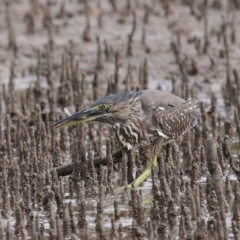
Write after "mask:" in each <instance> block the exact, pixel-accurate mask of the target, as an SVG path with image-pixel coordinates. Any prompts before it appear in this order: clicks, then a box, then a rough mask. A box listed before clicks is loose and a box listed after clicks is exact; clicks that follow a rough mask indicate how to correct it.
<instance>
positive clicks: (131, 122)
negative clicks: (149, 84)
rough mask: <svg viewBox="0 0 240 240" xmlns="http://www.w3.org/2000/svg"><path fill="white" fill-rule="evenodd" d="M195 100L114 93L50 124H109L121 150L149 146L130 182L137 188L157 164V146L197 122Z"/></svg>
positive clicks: (150, 93)
mask: <svg viewBox="0 0 240 240" xmlns="http://www.w3.org/2000/svg"><path fill="white" fill-rule="evenodd" d="M196 108H197V101H196V100H194V99H188V100H187V101H185V100H184V99H182V98H180V97H177V96H175V95H173V94H170V93H166V92H163V91H158V90H142V91H138V92H130V93H126V92H124V93H117V94H112V95H109V96H106V97H103V98H100V99H98V100H97V101H95V102H94V103H93V104H92V105H90V106H89V107H87V108H85V109H83V110H81V111H79V112H77V113H75V114H73V115H71V116H69V117H67V118H65V119H62V120H60V121H59V122H57V123H55V124H53V127H54V128H60V127H65V126H71V125H73V124H77V123H82V122H93V121H96V122H100V123H105V124H110V125H111V126H112V128H113V130H114V132H115V135H116V138H117V140H118V141H119V142H120V144H121V145H122V148H123V150H126V151H130V150H132V149H133V148H136V147H152V148H153V152H154V158H153V160H152V161H151V163H150V164H149V165H148V167H147V169H146V170H145V171H144V172H143V173H142V174H141V175H140V176H139V177H138V178H137V179H136V180H135V181H134V184H135V186H138V185H139V184H140V183H141V182H142V181H144V180H145V179H146V178H147V177H148V176H150V174H151V167H152V165H153V164H154V165H156V164H157V154H158V152H157V150H158V149H159V147H157V146H160V145H164V144H167V143H170V142H172V141H174V140H176V139H178V138H179V137H180V136H181V135H183V134H184V133H185V132H186V131H188V130H189V129H191V128H193V127H194V126H195V125H196V124H197V122H198V112H197V111H196Z"/></svg>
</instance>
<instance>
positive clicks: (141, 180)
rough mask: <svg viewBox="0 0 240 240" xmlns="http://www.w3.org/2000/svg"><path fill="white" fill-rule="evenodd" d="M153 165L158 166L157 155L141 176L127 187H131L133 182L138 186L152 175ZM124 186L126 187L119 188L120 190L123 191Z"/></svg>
mask: <svg viewBox="0 0 240 240" xmlns="http://www.w3.org/2000/svg"><path fill="white" fill-rule="evenodd" d="M152 166H157V155H155V156H154V158H153V160H152V161H151V162H150V163H149V164H148V166H147V168H146V169H145V170H144V172H143V173H142V174H140V176H138V178H137V179H136V180H135V181H134V182H132V183H131V184H129V185H128V186H127V188H128V189H130V188H131V187H132V184H134V186H135V187H138V186H139V185H140V184H141V183H142V182H143V181H144V180H145V179H147V178H148V177H149V176H150V175H151V171H152ZM124 188H125V187H121V188H119V191H120V192H122V191H123V190H124Z"/></svg>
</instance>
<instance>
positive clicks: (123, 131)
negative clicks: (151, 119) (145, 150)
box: [112, 122, 149, 150]
mask: <svg viewBox="0 0 240 240" xmlns="http://www.w3.org/2000/svg"><path fill="white" fill-rule="evenodd" d="M112 127H113V130H114V132H115V136H116V138H117V140H118V141H119V142H120V143H121V145H122V147H123V148H127V149H128V150H131V149H133V148H134V147H137V146H146V145H149V139H148V138H147V137H146V134H145V133H144V131H143V129H142V128H141V127H140V126H138V127H137V126H136V125H135V124H132V123H131V122H128V123H127V124H114V125H113V126H112Z"/></svg>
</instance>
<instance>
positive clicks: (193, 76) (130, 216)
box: [0, 0, 240, 239]
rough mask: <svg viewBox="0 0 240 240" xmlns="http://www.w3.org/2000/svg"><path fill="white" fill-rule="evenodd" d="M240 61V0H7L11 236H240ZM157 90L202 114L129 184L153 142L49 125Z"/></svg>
mask: <svg viewBox="0 0 240 240" xmlns="http://www.w3.org/2000/svg"><path fill="white" fill-rule="evenodd" d="M239 64H240V1H239V0H229V1H228V0H192V1H188V0H175V1H170V0H159V1H157V0H151V1H143V0H142V1H141V0H124V1H116V0H103V1H100V0H98V1H97V0H95V1H94V0H92V1H86V0H85V1H84V0H68V1H67V0H62V1H54V0H49V1H44V0H32V1H30V0H29V1H26V0H4V1H1V2H0V82H1V89H0V206H1V214H0V239H240V186H239V180H240V165H239V161H240V152H239V149H240V147H239V144H240V122H239V112H240V79H239ZM146 88H148V89H162V90H164V91H167V92H172V93H174V94H176V95H179V96H181V97H183V98H186V99H187V98H189V97H193V98H196V99H197V100H199V102H200V103H199V109H200V112H201V115H202V120H201V123H199V125H198V126H197V127H195V128H194V129H193V130H191V131H190V132H189V133H187V134H186V135H184V136H183V138H182V139H181V140H179V141H177V142H176V143H173V144H170V145H168V146H167V147H166V148H164V149H163V151H162V154H160V156H159V157H158V161H159V164H158V167H154V168H153V171H152V177H151V178H150V179H148V180H147V181H146V182H145V183H144V184H143V185H142V186H141V187H140V188H137V189H132V191H131V192H129V191H127V189H125V190H124V191H123V192H122V193H120V192H119V191H118V189H119V187H121V186H126V185H127V183H130V182H132V180H133V179H135V178H136V176H137V175H139V174H140V173H141V172H142V171H143V170H144V168H145V167H146V165H147V162H148V160H149V155H150V153H149V152H148V151H147V150H146V149H140V150H139V151H135V152H133V153H132V154H129V155H128V156H125V155H124V156H122V157H119V156H118V157H116V156H115V155H114V154H113V153H114V152H115V150H116V149H117V148H118V143H117V142H116V141H115V139H114V137H113V133H112V130H111V129H109V128H107V127H105V126H102V125H99V124H83V125H80V126H73V127H70V128H67V129H63V130H53V129H52V127H51V125H52V123H54V122H55V121H57V120H59V119H61V118H63V117H65V116H66V113H65V112H64V108H67V109H69V111H70V112H75V111H76V110H78V109H81V108H82V107H84V106H85V105H87V104H89V102H92V101H94V100H96V99H97V98H99V97H102V96H105V95H107V94H109V93H115V92H119V91H130V90H136V89H146ZM102 159H104V161H103V162H102V164H103V165H104V166H102V165H101V166H99V165H100V164H99V161H102ZM172 163H173V164H172ZM66 164H72V166H73V172H72V174H71V177H70V178H69V177H68V176H65V175H68V174H69V172H67V173H66V171H67V170H66V169H65V165H66ZM60 166H61V167H62V168H61V169H63V170H61V171H62V172H61V173H60V171H59V167H60ZM64 171H65V172H64ZM71 171H72V169H71ZM71 171H70V173H71Z"/></svg>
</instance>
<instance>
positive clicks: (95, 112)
mask: <svg viewBox="0 0 240 240" xmlns="http://www.w3.org/2000/svg"><path fill="white" fill-rule="evenodd" d="M102 114H103V112H102V111H101V110H99V109H92V108H86V109H84V110H82V111H79V112H77V113H74V114H73V115H71V116H69V117H67V118H64V119H62V120H60V121H58V122H56V123H54V124H53V125H52V127H53V128H62V127H67V126H71V125H75V124H77V123H83V122H91V121H94V120H96V119H97V117H99V116H101V115H102Z"/></svg>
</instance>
